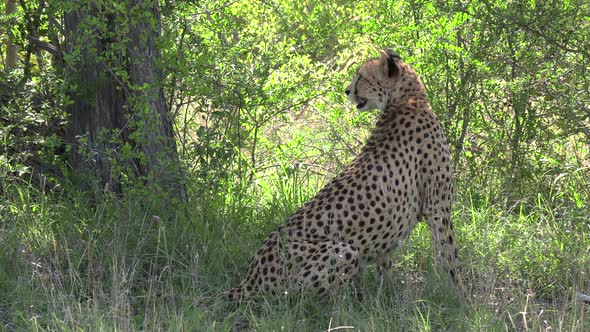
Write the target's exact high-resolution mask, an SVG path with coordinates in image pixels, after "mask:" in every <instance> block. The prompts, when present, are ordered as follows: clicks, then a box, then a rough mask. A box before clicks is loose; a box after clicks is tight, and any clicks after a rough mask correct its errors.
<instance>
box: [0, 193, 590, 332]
mask: <svg viewBox="0 0 590 332" xmlns="http://www.w3.org/2000/svg"><path fill="white" fill-rule="evenodd" d="M313 187H314V186H311V188H312V189H309V190H308V191H300V192H297V193H294V192H292V191H290V190H291V189H293V188H291V189H289V188H285V187H283V188H281V187H280V186H272V188H270V187H269V188H267V189H268V190H272V192H274V193H275V194H274V195H271V196H268V195H267V193H252V195H250V196H248V197H247V198H242V199H240V200H233V201H228V199H227V197H225V198H224V197H218V198H210V199H208V198H207V197H202V198H201V199H199V200H194V202H193V203H191V204H190V205H189V207H188V208H186V209H185V210H182V209H181V210H178V211H179V212H178V213H169V214H166V215H162V214H158V215H156V214H155V213H148V212H146V208H145V207H142V205H141V204H138V203H136V202H135V201H133V200H132V199H128V200H120V199H115V198H112V197H111V198H109V197H105V198H104V199H102V200H101V203H99V204H91V203H90V202H89V201H88V200H87V199H86V198H85V197H84V196H82V195H80V196H72V195H69V194H63V193H62V194H59V195H42V194H39V193H37V192H35V191H34V190H33V189H31V188H29V187H28V186H27V185H22V186H15V185H13V184H10V185H5V186H4V192H3V197H4V201H3V202H2V203H1V204H0V209H1V210H0V213H1V214H0V217H1V218H2V224H1V226H0V326H2V328H3V329H4V330H6V331H12V330H17V331H20V330H24V331H73V330H83V331H101V330H102V331H115V330H117V331H136V330H143V331H168V330H173V331H175V330H187V331H227V330H230V329H238V328H239V327H240V326H242V327H243V326H245V325H246V324H248V325H249V327H250V328H251V329H253V330H257V331H273V330H274V331H306V330H307V331H328V330H331V331H347V330H350V331H353V330H354V331H402V330H403V331H505V330H508V331H515V330H518V331H524V330H533V331H546V330H552V331H588V330H589V329H590V306H589V305H584V304H583V303H581V302H580V301H579V300H576V297H575V292H581V293H585V294H589V293H590V281H589V274H590V249H589V245H590V223H589V220H590V212H588V210H587V209H586V207H585V206H579V207H576V206H574V207H566V206H564V205H559V204H557V203H555V202H548V201H546V200H544V199H541V198H538V199H537V201H536V202H535V200H529V202H530V201H533V202H534V203H525V202H524V201H523V202H517V203H515V204H512V205H511V206H510V207H508V208H507V207H506V205H505V204H504V203H492V202H491V201H490V200H489V199H486V198H478V199H475V198H474V195H471V194H470V193H469V192H463V193H462V194H461V195H459V196H458V197H457V203H456V204H455V209H454V220H455V222H456V224H457V231H458V233H459V234H458V236H459V240H460V246H461V251H460V254H461V257H462V260H463V261H464V270H465V271H464V275H465V279H466V281H467V283H468V285H469V286H470V288H471V289H470V292H469V294H468V295H467V296H466V297H463V296H460V295H458V294H457V293H456V292H455V291H454V289H453V288H452V287H450V286H449V285H448V281H447V279H446V277H444V276H445V274H444V273H439V271H437V269H436V268H435V267H433V264H432V255H431V252H430V243H429V241H430V238H429V230H428V229H427V227H426V226H424V225H422V226H420V227H418V228H417V229H416V231H415V232H414V233H413V234H412V236H411V238H410V239H409V240H408V241H407V242H406V243H405V244H404V245H403V247H402V248H401V249H400V250H398V251H396V252H395V254H394V255H395V260H394V261H395V262H396V265H395V266H394V268H393V271H392V273H391V276H390V278H388V279H386V280H385V282H384V286H383V289H382V291H381V292H380V291H379V278H378V276H377V273H375V271H374V270H373V269H372V268H369V269H367V270H366V271H364V272H363V273H362V274H361V275H360V276H359V277H358V278H357V279H356V280H355V281H354V282H353V283H351V284H350V285H348V286H347V287H346V288H345V289H342V290H341V291H339V292H338V293H336V294H332V295H331V296H328V297H326V298H315V297H313V296H310V295H303V296H295V295H290V296H287V297H282V298H264V299H258V300H256V301H251V302H246V303H243V304H242V305H241V306H239V307H238V306H236V305H235V304H231V303H225V302H223V301H220V300H219V299H218V298H217V297H216V295H217V294H219V293H220V292H222V291H223V290H224V289H227V288H229V287H230V286H232V285H236V284H237V283H238V281H239V278H240V277H241V275H242V274H243V273H244V272H245V269H246V267H247V265H248V261H249V259H250V257H251V255H252V254H253V253H254V252H255V251H256V249H257V247H258V244H259V243H260V241H261V240H262V238H263V237H264V236H265V234H266V233H267V232H268V231H269V230H271V229H272V228H274V227H275V225H276V224H277V223H280V222H282V221H283V220H284V219H285V217H286V216H287V215H289V213H291V212H292V211H293V209H295V208H296V206H297V205H298V204H300V203H301V202H300V201H303V200H305V198H306V197H308V196H309V195H311V193H312V192H313V191H314V190H315V189H313ZM287 189H288V190H287ZM277 193H278V194H277ZM257 195H258V196H257ZM265 195H266V196H265ZM262 196H264V197H262ZM439 276H442V277H439Z"/></svg>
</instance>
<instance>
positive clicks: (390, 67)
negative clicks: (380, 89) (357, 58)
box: [379, 48, 401, 78]
mask: <svg viewBox="0 0 590 332" xmlns="http://www.w3.org/2000/svg"><path fill="white" fill-rule="evenodd" d="M396 59H398V60H401V58H400V56H399V55H397V54H395V53H394V52H393V51H392V50H391V49H390V48H388V49H386V50H384V51H381V56H379V61H380V62H381V64H382V65H383V72H384V73H386V74H387V77H388V78H397V77H399V75H400V74H401V69H400V67H399V64H398V63H397V61H396Z"/></svg>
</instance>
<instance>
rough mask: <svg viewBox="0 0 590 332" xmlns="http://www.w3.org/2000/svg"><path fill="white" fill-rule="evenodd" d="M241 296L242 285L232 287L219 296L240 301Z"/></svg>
mask: <svg viewBox="0 0 590 332" xmlns="http://www.w3.org/2000/svg"><path fill="white" fill-rule="evenodd" d="M242 296H243V290H242V287H236V288H232V289H230V290H227V291H225V292H223V293H222V294H221V297H222V298H224V299H226V300H229V301H240V300H241V299H242Z"/></svg>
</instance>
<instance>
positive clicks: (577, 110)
mask: <svg viewBox="0 0 590 332" xmlns="http://www.w3.org/2000/svg"><path fill="white" fill-rule="evenodd" d="M11 2H12V1H6V2H5V3H4V2H3V3H2V4H0V10H1V11H2V12H3V13H4V12H5V11H6V9H7V8H8V7H7V6H8V4H9V3H11ZM129 2H130V1H90V2H88V4H91V5H92V10H93V12H92V13H93V14H92V17H91V20H90V21H89V22H87V23H88V24H89V25H90V26H93V27H102V28H93V29H94V30H92V32H91V31H90V30H89V31H88V33H89V35H88V36H87V38H88V39H89V40H91V38H92V36H94V35H98V36H100V38H102V40H103V41H108V42H105V45H107V46H108V47H105V48H104V49H101V50H94V51H96V52H97V53H96V54H97V55H98V57H99V59H100V60H101V61H104V64H106V66H105V72H108V75H114V77H116V78H117V80H116V81H120V82H126V81H127V80H128V77H129V75H130V73H129V72H128V71H127V69H126V67H125V66H122V65H121V62H120V61H123V60H122V59H124V58H125V57H126V56H127V55H128V53H129V49H128V48H127V47H128V46H129V44H128V40H127V39H126V38H127V37H126V35H125V33H126V32H127V30H125V29H119V30H117V29H114V28H113V26H111V25H109V24H110V23H109V24H107V23H106V22H115V23H113V24H114V26H115V27H121V26H123V27H124V26H126V25H125V24H123V23H121V22H118V21H117V19H118V18H120V17H123V16H121V15H122V13H125V11H126V8H127V7H126V5H128V3H129ZM79 3H80V2H79V1H72V0H60V1H28V0H21V1H18V11H17V12H15V13H13V14H9V15H5V16H2V19H1V20H0V44H1V45H2V46H1V47H2V48H1V50H2V52H1V53H2V58H1V60H2V65H1V66H3V67H2V68H1V69H2V70H1V71H0V139H1V143H0V195H2V196H3V198H4V199H3V200H2V201H0V251H1V252H2V253H1V254H0V322H1V323H2V324H3V326H5V327H7V328H8V329H10V328H14V327H23V328H29V329H30V328H32V327H40V328H43V329H48V330H56V329H59V330H61V329H63V330H70V329H76V328H79V327H81V328H82V329H97V328H101V329H112V328H119V329H143V330H151V329H158V328H160V329H174V328H182V327H185V328H186V327H187V326H191V324H208V326H211V329H215V321H218V320H224V319H225V320H224V322H225V323H224V324H227V322H228V321H229V322H231V321H235V320H237V319H234V318H235V317H234V316H232V315H231V314H228V312H231V310H229V311H226V310H225V309H223V308H221V309H220V307H219V305H218V304H216V305H212V304H211V300H210V299H209V298H208V297H209V296H213V295H214V294H215V293H218V292H220V291H221V290H222V289H224V288H227V286H228V285H230V284H232V283H233V282H235V280H237V277H238V275H239V273H241V272H243V270H244V268H245V266H246V265H247V259H248V257H249V256H250V254H251V253H252V252H253V250H255V249H254V248H255V247H256V245H257V242H258V241H259V240H260V238H261V237H262V236H263V235H264V234H265V233H266V232H267V231H268V230H270V229H272V228H273V227H274V225H276V224H277V223H280V222H282V221H283V220H284V217H286V216H287V215H289V214H290V213H291V212H293V210H294V209H295V208H297V207H298V206H299V205H301V204H302V203H303V202H304V201H305V200H306V199H308V198H309V197H310V196H311V195H313V193H315V192H316V191H317V190H318V189H320V188H321V186H322V184H323V183H325V181H326V180H327V179H329V178H331V177H332V176H333V175H334V174H335V173H337V172H338V171H339V170H340V169H341V168H342V166H343V165H345V164H346V163H347V162H348V161H350V160H351V159H352V158H353V156H354V155H355V154H356V153H357V152H358V151H359V149H360V147H361V146H362V144H363V142H364V139H365V138H366V135H367V133H368V131H369V130H370V128H371V126H372V125H373V124H374V122H375V117H376V116H377V115H376V114H367V113H363V114H358V113H357V112H356V111H355V110H354V107H352V106H351V105H349V104H348V103H347V102H346V99H345V96H344V93H343V90H344V87H345V85H346V84H347V83H348V80H349V79H350V78H351V77H352V75H353V73H354V70H356V67H357V64H358V63H360V62H362V61H364V60H366V59H368V58H371V57H375V56H376V55H377V54H378V53H377V52H378V50H379V49H381V48H383V47H391V48H392V49H394V50H395V51H396V52H398V53H399V54H400V55H401V56H402V58H403V59H404V60H405V61H406V62H408V63H410V64H412V66H413V67H414V68H415V69H416V70H417V72H419V73H420V75H421V76H422V78H423V80H424V82H425V85H426V87H427V90H428V93H429V97H430V99H431V103H432V105H433V108H434V110H435V112H436V113H437V115H438V116H439V118H440V119H441V121H442V123H443V127H444V129H445V132H446V134H447V136H448V138H449V140H450V143H451V148H452V153H453V155H452V157H453V158H452V159H453V166H454V177H455V182H456V189H455V192H456V202H457V204H456V207H455V215H454V218H455V219H456V223H457V225H458V227H459V230H458V231H459V236H460V240H461V241H462V243H463V245H462V247H463V250H462V252H463V254H462V256H463V257H464V260H465V265H466V273H467V275H468V278H467V279H468V280H469V282H470V283H471V285H472V286H473V289H474V292H473V293H474V294H475V295H474V297H473V299H470V300H469V301H467V302H468V303H469V304H468V308H467V309H465V307H451V309H450V310H451V311H453V310H455V311H459V313H457V312H455V313H449V311H448V310H449V309H448V308H447V307H446V305H445V301H444V298H445V296H444V295H442V296H441V295H440V294H439V293H438V292H439V291H440V290H437V289H436V286H432V285H431V286H424V285H423V283H422V282H420V280H422V277H421V276H422V275H423V274H424V273H425V272H424V270H425V269H426V270H428V267H427V266H430V265H431V264H430V263H431V262H430V261H429V259H430V258H429V257H430V253H429V249H428V236H427V232H426V231H425V230H424V229H423V228H419V229H418V230H417V232H416V234H415V235H414V236H413V237H412V239H410V241H408V247H409V248H411V250H403V252H402V253H401V254H399V257H398V261H399V262H400V263H399V266H398V267H397V268H399V270H400V274H399V276H398V278H399V280H402V283H404V282H405V283H406V284H412V285H414V286H408V287H407V288H404V286H401V287H400V286H397V289H396V287H392V288H393V289H392V290H391V294H394V293H399V292H402V293H403V292H405V293H404V294H405V295H404V300H403V301H401V303H400V302H395V303H393V304H392V303H391V299H386V300H384V301H385V302H383V301H381V302H379V301H377V306H376V308H368V307H367V306H369V305H368V304H365V305H362V303H363V302H362V301H360V302H355V301H359V300H357V299H356V298H354V299H350V301H352V302H351V303H352V304H351V307H342V306H337V305H335V306H334V312H338V314H334V313H333V312H330V310H328V309H326V310H325V311H322V310H319V308H316V307H314V304H313V303H312V304H310V303H306V302H305V301H304V302H303V304H300V305H299V304H295V305H293V303H291V302H288V303H287V304H285V303H279V305H278V307H279V309H276V307H274V306H270V307H269V308H264V309H257V310H259V311H255V312H254V313H249V312H248V311H247V310H246V311H244V312H245V313H247V314H249V315H252V316H254V317H262V318H260V322H259V324H260V326H261V327H260V329H261V330H263V329H264V327H265V326H266V327H269V326H272V328H276V327H277V326H287V327H289V326H291V327H293V326H296V325H294V324H296V323H297V320H298V319H299V318H300V317H307V314H308V313H310V312H319V313H316V314H314V315H312V316H313V318H310V319H309V320H308V321H306V322H305V324H307V325H305V326H308V327H309V328H310V329H319V328H320V327H321V328H323V329H326V328H328V326H329V323H328V320H326V317H328V318H331V317H335V321H337V322H338V324H341V325H355V326H360V327H361V328H360V329H361V330H382V328H383V329H387V328H389V327H391V326H393V325H395V324H396V322H399V321H401V322H405V323H404V324H406V325H407V326H408V328H409V329H423V330H428V329H434V330H444V329H451V330H452V329H453V328H452V326H461V324H464V325H462V326H463V327H480V328H483V329H485V328H486V326H494V327H496V328H500V329H502V328H507V329H512V328H514V329H517V328H518V329H520V328H537V327H538V328H539V329H540V328H547V327H549V326H551V327H553V328H557V326H562V325H563V324H564V325H563V326H565V327H564V329H568V330H583V329H584V327H586V328H587V327H588V326H589V325H590V322H589V321H588V317H590V315H589V312H588V309H587V308H585V307H578V306H576V305H575V304H573V303H574V300H573V297H574V295H573V294H574V293H575V292H576V291H580V292H582V293H584V292H585V293H590V282H589V281H588V278H589V274H590V270H589V268H588V267H589V266H590V251H589V249H588V243H590V213H589V212H588V211H590V150H589V149H590V77H589V76H590V72H589V71H590V34H589V33H588V31H590V20H589V19H588V18H589V17H590V3H589V2H588V1H585V0H571V1H521V0H511V1H493V0H482V1H421V0H407V1H382V2H375V1H365V0H357V1H346V0H338V1H329V2H326V1H319V0H318V1H316V0H309V1H291V0H269V1H262V2H261V1H256V0H238V1H235V0H222V1H201V2H196V1H174V0H166V1H159V6H160V8H159V9H160V14H161V16H160V17H151V16H145V17H144V16H142V15H141V13H140V14H139V15H136V16H133V17H135V19H137V17H139V19H146V20H157V19H160V22H159V23H161V28H162V34H161V36H160V37H159V38H158V39H157V42H156V44H157V46H158V48H159V49H160V50H161V52H162V57H161V59H160V62H159V63H158V66H159V70H161V72H162V74H163V80H162V82H161V84H162V86H161V87H162V88H163V91H164V99H165V102H166V107H167V112H168V114H170V116H171V117H172V119H173V120H174V135H175V138H176V143H177V147H178V155H179V159H180V163H181V168H182V170H183V172H182V174H183V176H184V179H182V183H183V184H186V186H187V190H188V199H189V200H188V204H186V205H184V206H182V207H179V206H178V205H174V206H170V208H168V209H166V208H163V207H162V205H161V204H159V205H153V204H151V203H150V197H149V196H150V191H146V190H137V188H138V185H139V181H135V179H134V178H133V176H134V174H135V173H134V169H132V168H131V167H124V166H125V165H127V164H124V163H123V162H121V163H115V164H113V165H112V166H110V168H109V170H110V172H113V177H114V178H116V179H118V181H120V182H121V183H122V184H123V187H124V188H125V189H124V190H123V193H117V194H114V195H111V194H110V193H108V192H106V193H105V192H104V191H101V190H98V191H100V193H98V192H89V191H88V190H87V188H81V187H80V186H79V183H80V181H79V174H78V175H77V174H75V173H74V172H72V170H71V168H70V166H71V165H69V164H68V162H67V161H68V157H67V156H68V153H69V151H70V150H71V148H72V147H71V146H70V145H68V144H66V140H65V132H66V130H67V128H68V126H70V125H71V120H72V119H71V118H69V117H68V116H67V112H66V110H67V107H68V106H69V105H72V103H73V102H75V101H74V100H72V98H71V96H72V94H71V91H72V89H73V90H75V91H78V90H83V89H85V86H84V84H83V83H84V82H76V81H73V80H72V77H71V76H69V75H67V73H68V71H67V70H65V69H64V63H66V64H67V63H68V61H71V59H72V58H75V57H76V56H77V55H79V54H80V52H83V51H87V49H86V48H91V47H92V46H96V45H95V44H92V43H88V44H84V43H81V44H80V45H77V46H76V47H77V48H74V49H73V50H72V51H71V52H68V51H67V50H66V48H65V46H64V42H65V40H64V39H65V36H64V17H66V16H67V15H68V13H71V12H72V11H73V10H75V9H76V8H77V7H76V6H79ZM84 3H86V2H84ZM118 24H120V25H118ZM153 24H154V25H153V26H156V23H153ZM109 27H110V28H109ZM9 43H14V44H15V45H17V46H18V60H19V61H18V62H17V65H16V66H9V65H8V63H9V61H8V59H6V58H5V57H6V56H8V53H7V48H8V47H7V45H8V44H9ZM76 89H78V90H76ZM130 123H131V122H130ZM137 123H138V122H136V123H135V125H137V127H133V128H131V129H132V130H137V131H141V128H143V127H141V124H139V125H138V124H137ZM138 128H139V129H138ZM130 135H132V134H130ZM110 149H111V150H109V153H111V154H112V155H117V156H123V157H125V156H127V155H133V158H141V157H137V155H136V154H135V152H134V151H133V150H132V149H131V148H130V147H129V145H128V144H123V143H121V144H112V145H111V148H110ZM123 159H124V158H122V159H118V160H123ZM141 180H142V182H141V184H142V185H143V184H144V182H143V181H144V180H145V179H141ZM99 189H103V188H99ZM152 193H153V192H152ZM99 194H100V195H99ZM160 199H161V193H160V194H159V195H158V196H156V195H155V194H154V197H152V198H151V200H152V201H154V200H160ZM154 206H156V207H157V208H154ZM105 252H106V253H107V255H105V254H104V253H105ZM30 276H32V277H30ZM220 276H223V278H220ZM427 276H430V274H427ZM29 277H30V280H29ZM365 279H366V278H365ZM431 279H432V278H430V277H428V280H430V281H429V283H433V284H434V285H436V284H437V283H440V281H432V280H431ZM399 280H397V281H399ZM417 280H418V281H417ZM369 284H370V283H369ZM394 284H395V282H394ZM398 285H399V283H398ZM362 287H364V286H362ZM424 287H426V291H425V292H423V293H422V292H421V291H419V290H421V289H423V288H424ZM428 287H430V288H428ZM363 289H365V293H366V294H373V293H374V292H375V289H374V288H371V286H369V287H368V288H367V287H365V288H363ZM415 289H418V290H415ZM346 294H347V293H345V295H342V296H352V297H354V296H353V295H346ZM529 295H530V297H534V296H538V297H539V298H540V299H541V300H539V301H534V300H530V298H529ZM367 296H368V295H367ZM422 296H426V297H427V300H424V302H421V301H423V300H422ZM441 298H442V299H441ZM508 298H512V300H507V299H508ZM514 298H517V300H515V301H513V300H514ZM38 299H40V300H38ZM529 300H530V302H529ZM36 301H40V302H37V303H36ZM193 301H196V302H197V304H196V305H195V306H193ZM429 301H430V302H429ZM336 302H337V301H336ZM74 303H76V305H74ZM408 303H409V304H408ZM416 303H418V304H416ZM406 304H408V305H406ZM62 306H65V308H67V309H61V308H62ZM163 307H166V308H169V309H166V310H165V309H162V308H163ZM523 307H524V309H523ZM203 308H206V309H203ZM211 308H213V309H211ZM384 308H385V309H384ZM387 308H396V309H395V310H396V311H395V312H399V316H397V315H396V316H394V317H390V318H387V317H386V316H387V315H386V314H387V312H388V310H389V311H391V310H393V309H391V310H390V309H387ZM528 310H530V312H531V314H530V315H528V316H527V315H526V313H527V312H528ZM244 312H242V314H245V313H244ZM367 312H368V313H367ZM521 312H525V314H521ZM543 312H545V314H543ZM547 312H549V313H550V314H547ZM88 313H91V314H88ZM519 313H520V314H519ZM87 314H88V315H87ZM220 315H221V316H222V317H219V316H220ZM228 315H229V316H228ZM428 315H431V316H428ZM449 315H450V317H454V318H455V319H456V321H455V322H445V317H449ZM518 315H521V316H519V318H516V316H518ZM544 315H545V316H544ZM548 315H550V316H548ZM384 316H385V317H384ZM439 316H440V317H439ZM462 316H467V317H469V319H468V320H467V322H463V323H461V319H460V318H458V317H462ZM162 317H164V318H165V319H164V320H160V318H162ZM227 317H229V318H228V319H226V318H227ZM276 317H280V318H276ZM350 317H352V319H353V321H348V320H347V319H348V318H350ZM367 317H369V318H367ZM408 317H412V318H408ZM535 317H536V318H535ZM388 319H389V320H388ZM451 320H452V319H451ZM269 321H270V322H271V323H269ZM273 321H274V322H275V323H276V324H277V325H273V324H274V323H272V322H273ZM374 321H377V322H379V323H378V324H377V325H372V322H373V323H374ZM265 324H269V325H265ZM330 324H331V320H330ZM446 324H450V325H446ZM454 324H459V325H454ZM488 324H489V325H488ZM527 324H531V325H527ZM544 324H545V325H544ZM406 325H403V324H402V326H406ZM224 326H225V325H224ZM330 326H332V325H330ZM363 326H364V327H365V328H362V327H363ZM397 326H399V325H397ZM225 327H227V326H225ZM220 329H222V330H223V329H224V327H223V326H222V327H221V328H220ZM475 329H477V328H475Z"/></svg>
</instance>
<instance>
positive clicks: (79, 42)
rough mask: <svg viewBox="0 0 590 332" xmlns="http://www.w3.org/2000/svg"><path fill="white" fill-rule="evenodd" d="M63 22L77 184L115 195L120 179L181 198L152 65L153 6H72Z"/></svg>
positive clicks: (156, 56)
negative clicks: (105, 11)
mask: <svg viewBox="0 0 590 332" xmlns="http://www.w3.org/2000/svg"><path fill="white" fill-rule="evenodd" d="M113 12H114V13H115V14H113ZM98 15H102V16H98ZM140 16H141V17H140ZM88 18H92V19H90V20H89V19H88ZM97 22H98V23H97ZM154 22H156V23H154ZM64 25H65V48H66V55H67V57H66V58H67V61H66V67H65V73H64V74H65V77H66V79H68V80H69V83H70V86H71V87H72V88H71V93H70V97H71V99H72V101H73V103H72V104H71V105H70V106H68V108H67V113H68V114H69V116H70V125H69V127H68V128H67V130H66V143H68V144H69V145H70V146H71V150H70V153H69V156H68V161H69V164H70V166H71V168H72V170H73V172H74V173H75V174H76V175H78V176H79V178H80V179H81V182H82V183H81V185H82V187H83V188H85V189H91V188H92V187H94V188H95V189H100V190H102V189H107V190H109V191H114V192H117V193H120V192H122V187H121V181H122V180H123V179H126V180H129V179H132V180H137V181H136V183H138V182H140V183H143V184H147V185H152V184H153V185H157V186H158V188H159V189H161V190H164V191H165V192H166V193H167V194H169V195H171V196H172V197H176V198H179V199H184V190H183V188H182V186H181V185H180V184H179V175H180V169H179V161H178V155H177V151H176V144H175V141H174V133H173V128H172V121H171V119H170V118H169V116H168V114H167V113H166V107H165V106H166V105H165V101H164V95H163V90H162V86H161V78H162V75H161V73H160V70H159V68H158V67H157V64H158V62H159V60H160V51H159V50H158V49H157V47H156V45H155V40H156V38H157V37H158V36H159V34H160V26H159V8H158V5H157V1H155V0H154V1H148V2H146V1H142V0H133V1H129V2H128V8H127V11H125V12H120V11H119V12H117V11H111V12H110V14H106V15H105V14H99V11H98V10H96V9H95V8H94V7H93V5H86V6H84V5H82V6H78V8H76V9H74V10H71V11H70V12H67V13H65V15H64Z"/></svg>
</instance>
